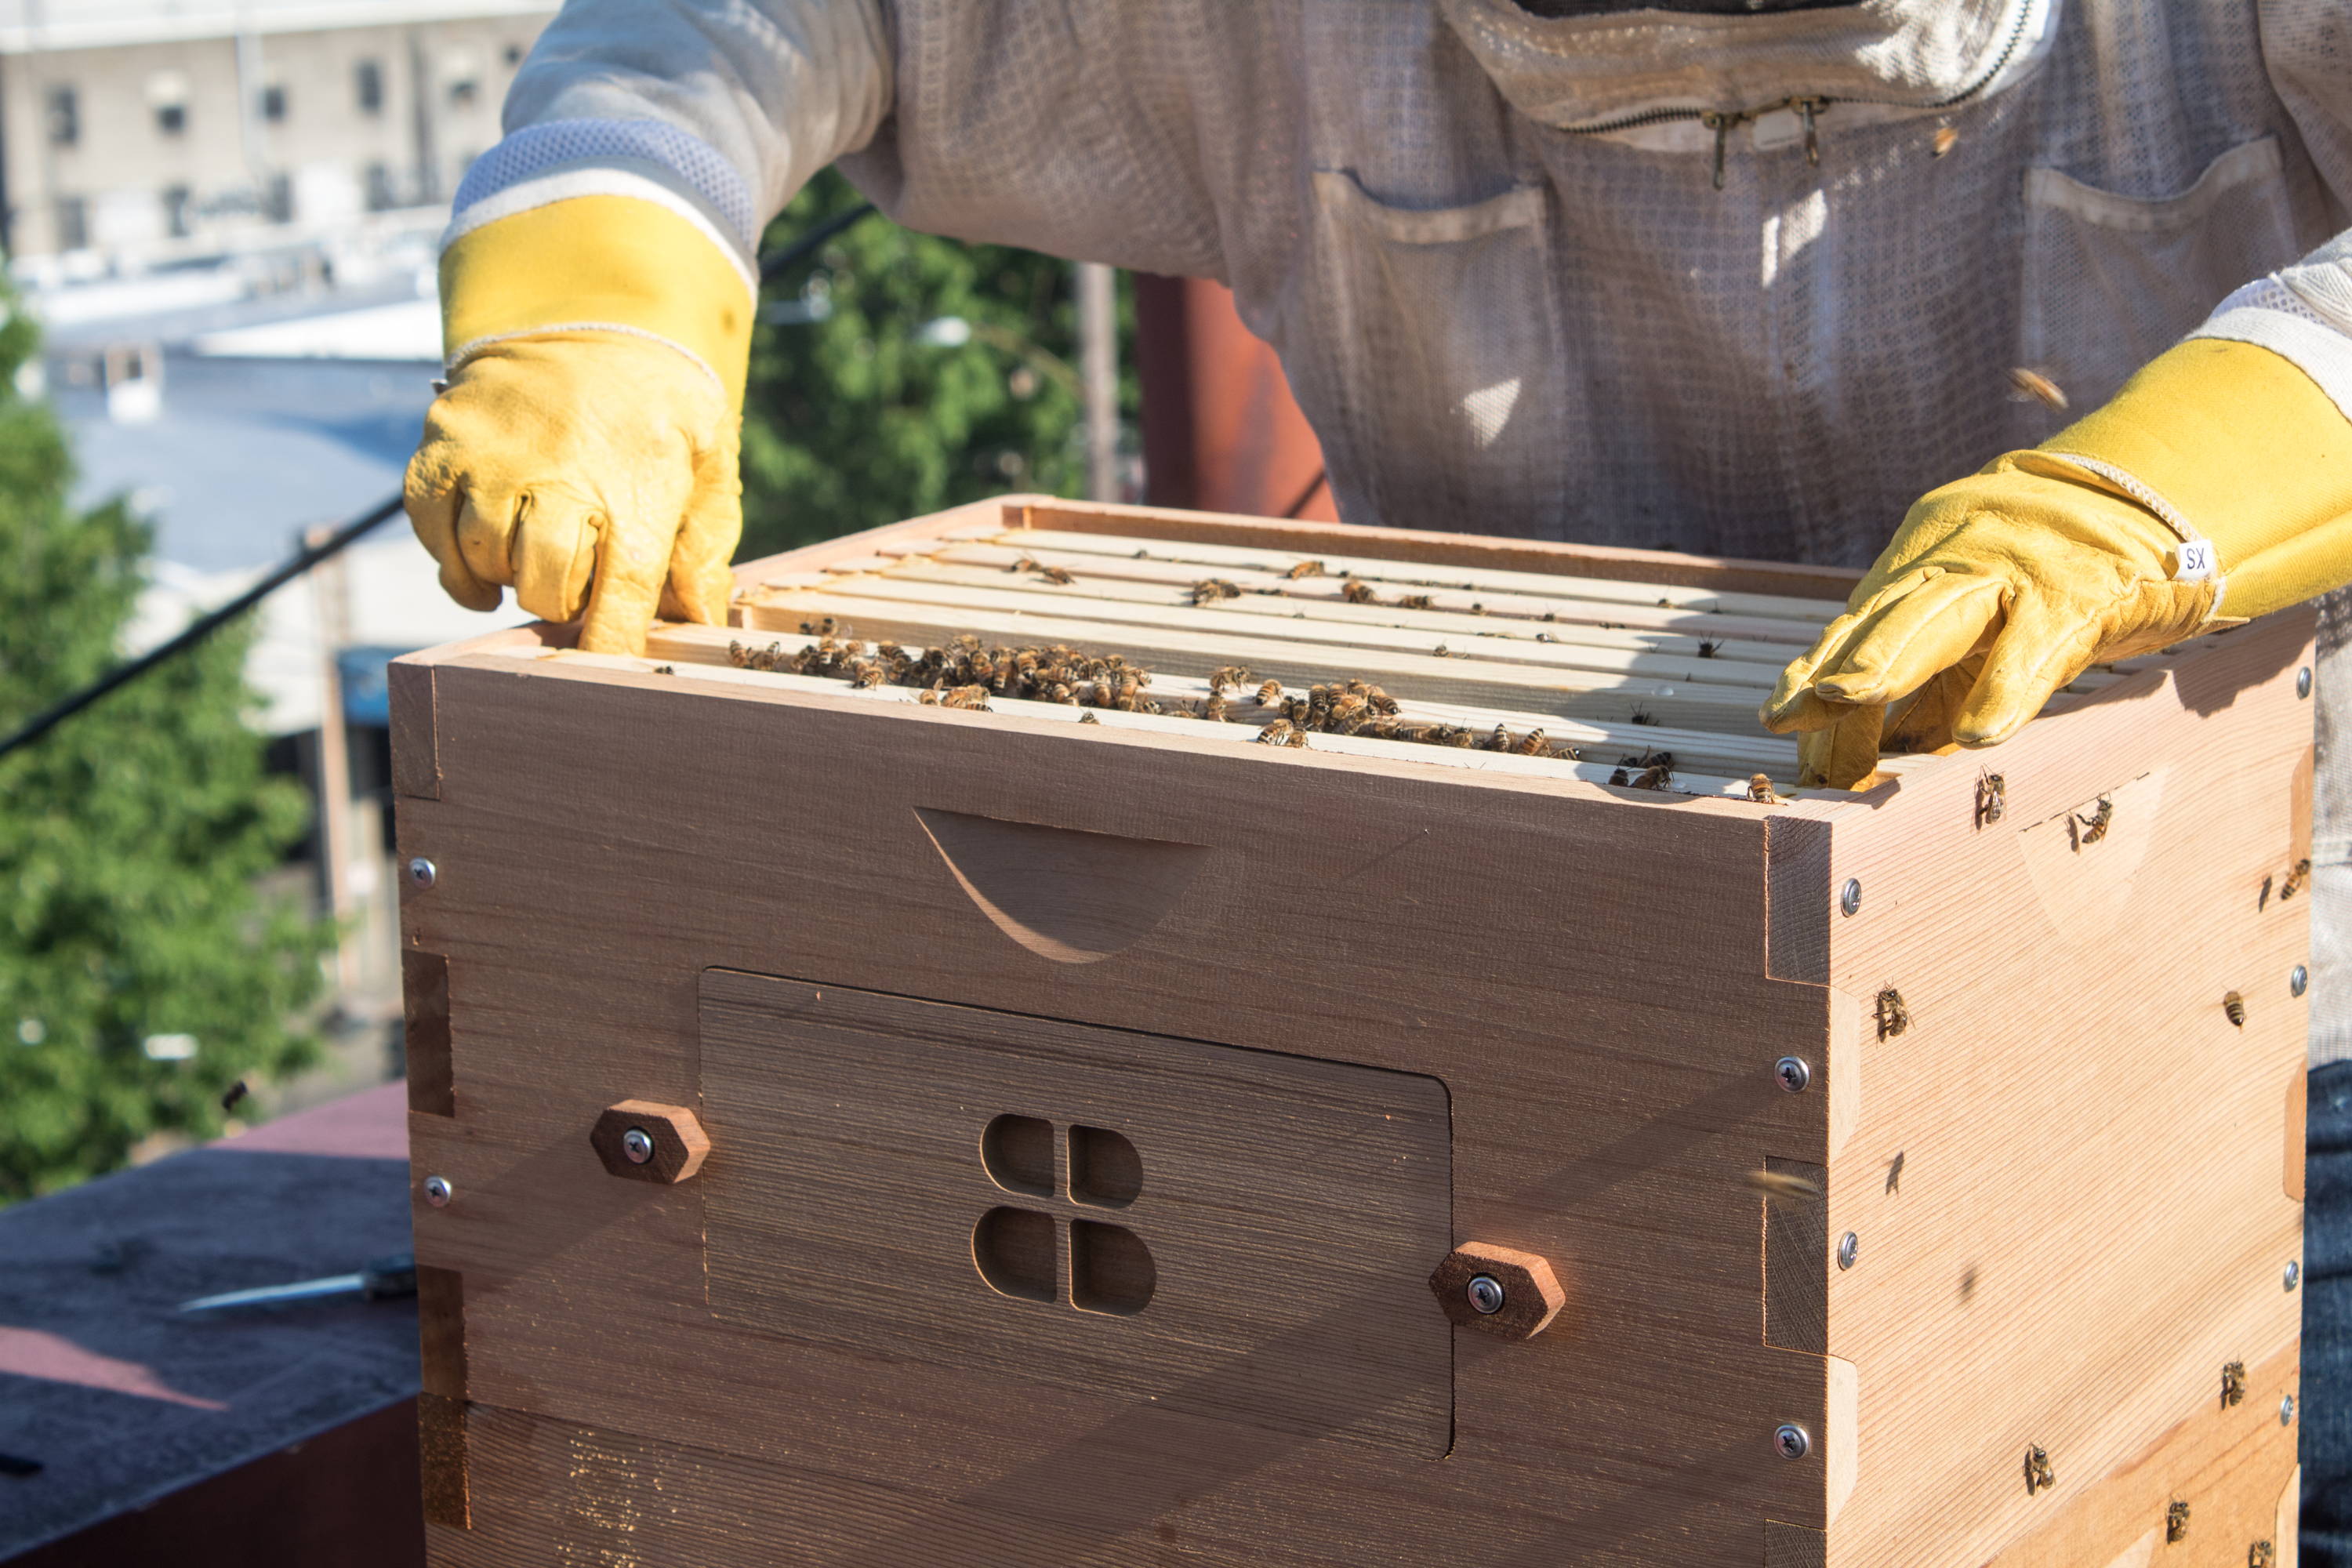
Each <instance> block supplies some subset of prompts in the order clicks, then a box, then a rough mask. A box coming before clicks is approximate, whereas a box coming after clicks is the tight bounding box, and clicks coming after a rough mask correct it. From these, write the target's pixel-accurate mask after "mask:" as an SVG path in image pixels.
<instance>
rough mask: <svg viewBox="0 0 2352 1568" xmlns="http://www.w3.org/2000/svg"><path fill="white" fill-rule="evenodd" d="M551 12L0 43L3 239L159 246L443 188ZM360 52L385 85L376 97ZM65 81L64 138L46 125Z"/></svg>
mask: <svg viewBox="0 0 2352 1568" xmlns="http://www.w3.org/2000/svg"><path fill="white" fill-rule="evenodd" d="M552 14H553V11H552V7H551V8H550V9H549V11H548V12H546V13H544V14H537V15H529V16H492V17H483V18H474V19H461V20H456V21H442V22H435V23H432V24H430V25H420V26H364V27H344V28H335V29H331V30H320V31H315V32H300V33H275V34H267V35H261V36H258V37H247V38H246V39H244V40H242V46H241V45H240V40H237V39H234V38H226V37H215V38H196V39H189V40H184V41H176V42H165V43H139V44H122V45H117V46H111V47H96V48H79V49H52V50H44V51H39V52H32V53H25V54H10V55H5V56H0V172H5V180H6V208H7V216H8V233H7V239H8V242H9V248H10V250H11V253H12V254H14V255H16V256H20V257H29V256H47V255H51V254H54V253H56V252H58V251H61V250H67V249H72V248H77V244H76V242H77V241H79V245H80V246H87V247H95V248H100V249H112V250H123V249H130V250H144V249H148V248H150V247H164V248H166V249H168V248H169V247H171V245H172V243H173V241H175V240H185V241H193V242H196V243H201V242H203V241H205V240H206V239H217V238H219V237H223V236H225V235H226V234H229V233H231V232H233V231H236V230H238V229H251V228H268V227H269V226H272V225H274V224H279V223H288V222H291V223H296V224H301V225H311V224H319V223H332V222H334V221H336V220H337V219H340V218H344V217H348V216H353V215H356V214H358V213H361V212H363V211H366V210H370V209H372V208H377V207H382V206H385V205H395V206H408V205H427V204H430V203H434V202H442V201H446V200H447V199H448V198H449V196H450V195H451V193H452V192H454V191H455V190H456V188H457V181H458V180H459V178H461V177H462V176H463V174H465V170H466V165H467V163H470V162H471V161H472V160H473V159H474V158H475V157H476V156H478V154H480V153H482V152H483V151H484V150H486V149H487V148H488V147H489V146H490V145H491V143H493V142H496V141H497V140H498V137H499V103H500V102H501V101H503V100H504V99H505V97H506V90H507V86H508V84H509V82H511V81H512V80H513V79H514V73H515V68H516V67H517V66H518V65H520V62H521V59H522V57H523V55H524V53H525V52H526V51H528V50H529V48H530V44H531V41H532V40H533V39H534V38H536V37H538V35H539V31H540V29H541V27H542V26H545V24H546V22H547V20H548V17H549V16H551V15H552ZM363 62H373V66H374V68H375V72H376V79H377V80H378V82H379V83H380V87H381V101H380V105H379V106H378V107H377V108H375V109H373V110H369V109H367V108H365V107H363V106H362V97H361V90H360V80H361V74H362V63H363ZM60 89H70V91H71V93H72V96H73V102H74V114H73V119H74V121H75V122H76V125H75V131H76V134H75V137H74V140H73V142H71V143H70V144H59V143H58V142H57V141H56V140H55V139H54V138H53V135H52V116H53V110H52V105H53V102H54V101H55V95H56V94H57V92H58V90H60ZM420 95H421V98H422V104H423V108H424V112H423V113H422V114H420V113H419V101H420ZM273 101H275V102H276V103H278V105H280V106H281V117H280V118H278V119H275V120H273V119H270V118H268V115H267V113H266V111H265V110H266V105H268V104H269V103H270V102H273ZM173 104H177V105H179V106H180V117H181V124H180V128H179V129H178V130H176V131H174V130H172V129H170V128H168V127H167V125H166V124H165V122H164V121H165V118H166V117H165V114H164V110H167V109H168V108H169V107H170V106H172V105H173ZM182 193H184V195H182ZM175 207H177V208H179V209H180V216H178V218H177V219H176V221H175V218H174V208H175ZM77 220H78V221H77ZM77 228H79V234H77V233H76V232H74V231H75V230H76V229H77ZM175 229H176V230H179V231H183V232H179V233H175Z"/></svg>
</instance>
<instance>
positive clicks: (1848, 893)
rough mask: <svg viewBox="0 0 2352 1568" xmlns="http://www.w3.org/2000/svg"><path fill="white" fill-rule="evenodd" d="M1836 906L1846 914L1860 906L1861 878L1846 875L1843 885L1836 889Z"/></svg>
mask: <svg viewBox="0 0 2352 1568" xmlns="http://www.w3.org/2000/svg"><path fill="white" fill-rule="evenodd" d="M1838 908H1839V909H1842V910H1844V911H1845V912H1846V913H1847V914H1852V913H1853V912H1854V911H1855V910H1859V909H1860V908H1862V879H1861V878H1859V877H1848V878H1847V879H1845V886H1844V887H1843V888H1841V889H1838Z"/></svg>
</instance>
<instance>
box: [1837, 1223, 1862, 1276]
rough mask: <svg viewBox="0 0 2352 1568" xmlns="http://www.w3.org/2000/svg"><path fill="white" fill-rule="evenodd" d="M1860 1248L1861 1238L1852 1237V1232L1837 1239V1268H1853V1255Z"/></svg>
mask: <svg viewBox="0 0 2352 1568" xmlns="http://www.w3.org/2000/svg"><path fill="white" fill-rule="evenodd" d="M1861 1246H1862V1238H1861V1237H1858V1236H1856V1235H1854V1233H1853V1232H1852V1231H1847V1232H1846V1233H1845V1234H1844V1235H1843V1236H1841V1237H1838V1267H1839V1268H1853V1255H1854V1253H1855V1252H1856V1251H1857V1250H1859V1249H1860V1247H1861Z"/></svg>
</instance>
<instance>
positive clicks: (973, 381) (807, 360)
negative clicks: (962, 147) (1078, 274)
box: [740, 170, 1136, 558]
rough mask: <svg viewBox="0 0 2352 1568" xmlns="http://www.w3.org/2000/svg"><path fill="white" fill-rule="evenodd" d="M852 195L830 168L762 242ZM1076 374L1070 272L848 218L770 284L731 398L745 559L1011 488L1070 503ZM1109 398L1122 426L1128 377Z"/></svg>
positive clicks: (1078, 435)
mask: <svg viewBox="0 0 2352 1568" xmlns="http://www.w3.org/2000/svg"><path fill="white" fill-rule="evenodd" d="M862 199H863V198H862V197H860V196H859V195H858V194H857V193H856V190H854V189H853V188H852V187H851V186H850V184H849V183H848V182H847V181H846V180H845V179H843V178H842V177H841V176H840V175H839V174H835V172H833V171H831V170H827V171H825V172H824V174H820V175H819V176H818V177H817V178H816V179H815V180H814V181H812V182H811V183H810V184H809V185H808V186H807V188H806V189H804V190H803V191H802V192H801V194H800V195H799V196H797V197H796V198H794V200H793V204H792V205H790V206H789V207H787V208H785V210H784V212H783V215H782V216H781V217H779V218H778V219H777V220H776V222H775V224H774V226H772V228H771V230H770V232H769V236H768V247H769V248H770V249H771V250H773V249H777V248H781V247H782V246H785V245H788V244H790V243H791V242H792V240H793V237H795V236H798V235H800V234H803V233H805V232H806V231H807V230H808V229H810V228H811V227H813V226H815V225H816V224H818V223H820V222H822V221H823V220H824V219H825V218H827V217H829V216H833V215H834V214H835V213H838V212H841V211H844V210H845V209H846V208H849V207H851V206H854V205H856V204H857V203H858V202H859V201H861V200H862ZM1124 309H1126V307H1124V306H1123V310H1124ZM1127 358H1128V356H1125V355H1122V361H1121V362H1122V363H1126V362H1127ZM1076 365H1077V306H1076V300H1075V298H1074V296H1073V292H1072V289H1071V269H1070V265H1069V263H1067V262H1066V261H1060V260H1056V259H1055V258H1051V257H1045V256H1040V255H1037V254H1035V253H1034V252H1031V251H1025V250H1015V249H1011V248H1008V247H1003V246H991V245H965V244H963V243H961V242H960V241H956V240H950V239H940V238H937V237H933V236H930V235H923V234H917V233H915V232H914V231H912V230H911V229H905V228H900V227H899V226H897V225H896V224H893V223H891V222H890V221H889V220H888V219H887V218H884V217H882V216H879V215H877V216H872V217H868V218H866V219H865V220H864V221H863V222H861V223H858V224H856V225H855V226H852V227H851V228H849V229H848V230H847V231H845V233H843V234H841V235H838V236H836V237H835V238H833V239H831V240H829V241H827V242H826V244H825V245H824V247H823V248H822V249H820V250H819V251H818V252H817V254H816V255H814V257H811V258H808V259H807V260H806V261H804V262H803V263H801V264H800V265H799V266H797V267H795V268H793V270H792V271H791V272H790V273H788V274H787V275H786V276H784V277H783V278H782V279H778V280H776V281H775V282H774V283H772V284H770V285H769V286H768V288H767V290H766V292H765V295H764V306H763V309H762V311H761V322H760V326H759V330H758V331H757V333H756V335H755V336H754V338H753V340H752V346H751V384H750V390H749V393H748V395H747V396H746V399H745V405H744V420H743V488H744V496H743V504H744V531H743V547H742V550H741V551H740V554H741V555H742V556H744V557H746V558H749V557H752V556H759V555H766V554H770V553H772V552H775V551H779V550H785V549H790V548H791V547H793V546H794V545H798V544H805V543H808V542H812V541H814V540H819V539H828V538H831V537H833V536H834V535H835V534H840V533H846V532H849V531H852V530H854V529H860V528H871V527H874V526H876V525H877V524H879V523H885V522H895V521H898V519H900V518H905V517H914V516H917V515H919V514H920V513H923V512H927V511H937V510H940V508H942V507H949V506H955V505H959V504H961V503H962V502H964V501H971V500H982V498H984V497H987V496H991V495H998V494H1002V493H1003V492H1005V491H1007V490H1045V491H1048V492H1050V493H1053V494H1056V495H1076V494H1079V493H1080V492H1081V490H1082V489H1083V487H1084V484H1085V479H1086V458H1085V452H1084V449H1083V447H1082V438H1083V431H1082V428H1081V420H1082V417H1083V416H1082V413H1081V404H1080V399H1079V392H1078V385H1077V374H1076ZM1121 402H1122V405H1123V411H1124V412H1125V413H1127V414H1128V415H1129V416H1132V413H1133V410H1134V408H1135V406H1136V393H1135V388H1134V384H1133V378H1132V377H1131V376H1129V377H1128V378H1126V385H1125V387H1124V388H1123V391H1122V397H1121Z"/></svg>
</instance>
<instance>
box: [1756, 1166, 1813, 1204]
mask: <svg viewBox="0 0 2352 1568" xmlns="http://www.w3.org/2000/svg"><path fill="white" fill-rule="evenodd" d="M1745 1179H1746V1181H1747V1183H1748V1185H1749V1186H1750V1187H1753V1188H1754V1189H1755V1190H1756V1191H1758V1192H1759V1193H1762V1194H1764V1196H1765V1197H1766V1198H1768V1199H1769V1200H1770V1201H1772V1202H1774V1203H1783V1204H1801V1203H1805V1202H1808V1201H1810V1200H1811V1199H1813V1198H1817V1197H1820V1196H1821V1195H1822V1188H1821V1184H1820V1183H1818V1182H1810V1181H1807V1180H1806V1179H1805V1178H1804V1177H1802V1176H1795V1175H1790V1173H1788V1172H1786V1171H1769V1170H1768V1171H1750V1172H1748V1175H1747V1177H1746V1178H1745Z"/></svg>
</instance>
